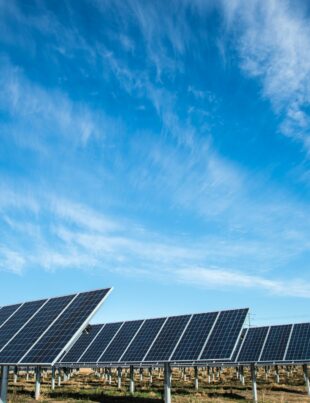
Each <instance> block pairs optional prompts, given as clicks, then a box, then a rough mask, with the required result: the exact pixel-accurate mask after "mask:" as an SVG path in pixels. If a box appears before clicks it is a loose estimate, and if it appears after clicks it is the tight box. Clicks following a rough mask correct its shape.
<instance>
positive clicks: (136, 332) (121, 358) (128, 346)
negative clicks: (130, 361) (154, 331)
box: [118, 319, 145, 362]
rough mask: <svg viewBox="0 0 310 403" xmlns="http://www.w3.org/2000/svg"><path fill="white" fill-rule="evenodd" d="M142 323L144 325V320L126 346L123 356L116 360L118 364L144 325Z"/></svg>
mask: <svg viewBox="0 0 310 403" xmlns="http://www.w3.org/2000/svg"><path fill="white" fill-rule="evenodd" d="M144 323H145V319H144V320H143V321H142V323H141V325H140V326H139V328H138V330H137V331H136V333H135V335H134V336H133V338H132V339H131V341H130V342H129V344H128V345H127V347H126V348H125V350H124V352H123V354H122V355H121V356H120V359H119V360H118V361H119V362H121V361H122V358H123V356H124V355H125V354H126V352H127V351H128V349H129V348H130V346H131V345H132V343H133V342H134V340H135V338H136V336H137V334H138V333H139V332H140V330H141V328H142V326H143V325H144Z"/></svg>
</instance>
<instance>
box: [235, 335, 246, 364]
mask: <svg viewBox="0 0 310 403" xmlns="http://www.w3.org/2000/svg"><path fill="white" fill-rule="evenodd" d="M247 331H248V329H242V332H241V335H240V337H239V341H238V343H237V346H236V348H235V351H234V352H233V355H232V357H231V361H232V362H235V361H237V357H238V354H239V351H240V349H241V347H242V344H243V342H244V339H245V336H246V333H247Z"/></svg>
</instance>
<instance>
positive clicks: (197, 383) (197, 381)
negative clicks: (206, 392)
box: [194, 366, 199, 390]
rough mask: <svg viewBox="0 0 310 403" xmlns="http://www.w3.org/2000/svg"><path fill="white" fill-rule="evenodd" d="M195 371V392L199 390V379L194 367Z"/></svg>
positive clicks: (196, 369)
mask: <svg viewBox="0 0 310 403" xmlns="http://www.w3.org/2000/svg"><path fill="white" fill-rule="evenodd" d="M194 371H195V390H198V389H199V379H198V367H197V366H196V367H194Z"/></svg>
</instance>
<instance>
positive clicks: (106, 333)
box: [79, 322, 123, 363]
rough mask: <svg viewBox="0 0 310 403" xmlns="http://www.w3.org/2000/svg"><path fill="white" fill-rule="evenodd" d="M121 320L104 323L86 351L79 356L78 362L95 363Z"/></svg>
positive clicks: (117, 328)
mask: <svg viewBox="0 0 310 403" xmlns="http://www.w3.org/2000/svg"><path fill="white" fill-rule="evenodd" d="M122 324H123V322H115V323H108V324H106V325H105V326H104V327H103V328H102V330H101V331H100V333H99V334H98V335H97V337H96V338H95V340H94V341H93V342H92V344H91V345H90V346H89V348H88V349H87V351H85V353H84V354H83V355H82V356H81V358H80V359H79V362H86V363H87V362H90V363H95V362H97V361H98V359H99V358H100V356H101V354H102V353H103V352H104V350H105V349H106V348H107V346H108V345H109V343H110V341H111V340H112V339H113V337H114V336H115V334H116V332H117V331H118V330H119V329H120V327H121V326H122Z"/></svg>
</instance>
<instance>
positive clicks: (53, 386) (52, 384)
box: [51, 367, 55, 390]
mask: <svg viewBox="0 0 310 403" xmlns="http://www.w3.org/2000/svg"><path fill="white" fill-rule="evenodd" d="M51 376H52V381H51V386H52V390H55V367H52V374H51Z"/></svg>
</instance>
